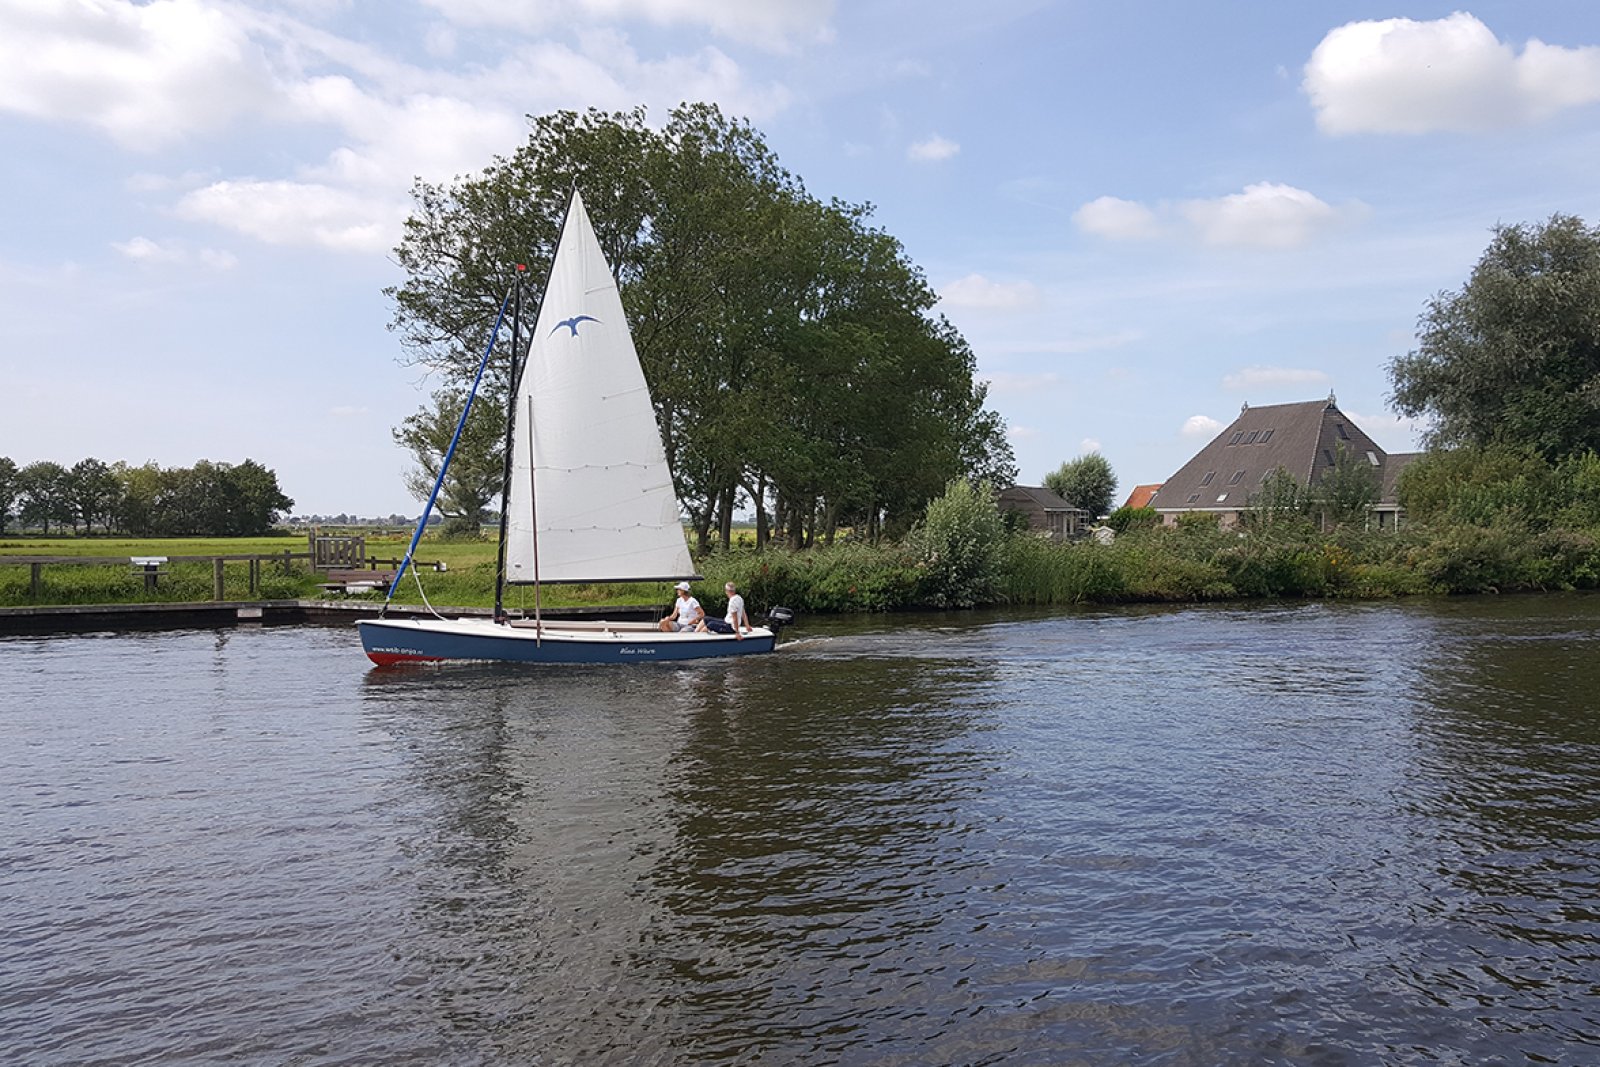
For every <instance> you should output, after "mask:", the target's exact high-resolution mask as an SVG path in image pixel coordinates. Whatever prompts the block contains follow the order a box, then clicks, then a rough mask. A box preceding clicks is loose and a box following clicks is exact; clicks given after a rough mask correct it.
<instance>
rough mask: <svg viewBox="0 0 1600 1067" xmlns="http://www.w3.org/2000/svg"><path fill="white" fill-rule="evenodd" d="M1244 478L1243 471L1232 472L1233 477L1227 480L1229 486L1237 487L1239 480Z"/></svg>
mask: <svg viewBox="0 0 1600 1067" xmlns="http://www.w3.org/2000/svg"><path fill="white" fill-rule="evenodd" d="M1243 477H1244V471H1234V472H1233V477H1232V478H1229V479H1228V484H1229V485H1238V484H1239V479H1240V478H1243Z"/></svg>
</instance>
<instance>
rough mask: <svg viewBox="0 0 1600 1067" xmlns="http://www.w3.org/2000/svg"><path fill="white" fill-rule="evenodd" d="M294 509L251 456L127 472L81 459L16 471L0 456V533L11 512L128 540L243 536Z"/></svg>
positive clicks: (46, 526) (25, 522)
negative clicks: (113, 533)
mask: <svg viewBox="0 0 1600 1067" xmlns="http://www.w3.org/2000/svg"><path fill="white" fill-rule="evenodd" d="M292 507H294V501H293V500H290V499H289V498H288V497H286V496H284V495H283V491H282V490H281V489H280V488H279V487H278V476H277V475H276V474H275V473H273V472H272V471H271V470H269V469H268V468H266V467H264V466H262V465H261V464H260V463H257V462H256V461H255V460H253V459H247V460H245V461H244V462H243V463H238V464H233V463H214V462H212V461H211V460H205V459H203V460H200V461H199V462H198V463H196V464H195V465H194V466H193V467H167V468H162V467H158V466H156V465H155V464H154V463H146V464H144V465H143V466H139V467H133V466H129V465H128V464H126V463H121V462H119V463H113V464H109V465H108V464H106V463H103V462H101V461H100V460H98V459H94V458H92V457H91V458H89V459H84V460H80V461H79V462H77V463H75V464H73V466H72V467H70V468H68V467H65V466H62V465H61V464H60V463H56V462H54V461H52V460H39V461H38V462H35V463H30V464H28V465H27V466H25V467H23V468H21V469H20V470H19V469H18V468H17V466H16V464H15V463H13V462H12V461H11V460H10V459H8V458H6V457H3V456H0V531H4V530H5V528H6V524H7V522H8V521H9V520H10V518H11V517H12V515H15V517H16V519H17V522H18V524H19V525H20V526H22V527H24V528H34V529H42V530H44V531H45V532H47V533H48V532H49V531H50V530H51V528H52V527H54V528H58V529H65V528H66V527H68V526H70V527H71V528H72V529H73V531H74V532H77V531H78V530H79V529H82V530H83V531H84V532H86V533H93V532H94V530H95V527H97V526H98V527H100V528H101V529H102V530H105V531H111V530H116V531H119V532H121V533H127V534H135V535H149V534H154V535H158V536H164V535H199V536H205V537H247V536H253V535H258V534H263V533H266V532H267V531H268V530H270V529H271V528H272V525H273V523H275V522H276V521H277V519H278V515H279V514H280V513H281V512H286V511H288V510H289V509H290V508H292Z"/></svg>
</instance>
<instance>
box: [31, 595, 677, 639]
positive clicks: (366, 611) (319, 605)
mask: <svg viewBox="0 0 1600 1067" xmlns="http://www.w3.org/2000/svg"><path fill="white" fill-rule="evenodd" d="M382 607H383V605H382V603H381V602H378V601H369V600H355V599H346V600H262V601H252V602H243V601H226V602H221V603H219V602H215V601H193V602H189V603H170V604H68V605H41V606H36V607H16V608H0V636H15V635H31V636H40V635H49V634H81V633H102V632H107V631H116V632H123V631H131V630H193V629H206V628H223V627H229V626H285V625H288V626H295V625H300V626H303V625H307V624H317V625H326V626H337V625H342V624H347V623H352V622H355V621H356V620H357V619H371V618H376V617H377V615H378V612H379V610H380V609H381V608H382ZM438 610H439V612H440V613H441V614H445V615H450V616H456V617H459V616H479V617H485V618H487V617H488V616H489V615H491V614H492V609H489V608H473V607H440V608H439V609H438ZM386 614H387V615H388V616H389V617H390V618H401V619H407V618H421V617H423V616H428V615H432V614H433V612H432V611H430V610H429V609H427V608H425V607H418V606H416V605H412V604H391V605H390V606H389V608H388V610H387V612H386ZM544 614H545V616H546V617H548V618H550V619H582V618H588V617H593V616H598V615H601V614H604V616H605V617H606V618H608V619H620V620H640V621H644V620H650V619H654V618H655V617H657V615H658V614H659V612H658V611H657V609H655V608H653V607H647V606H639V605H634V606H631V607H629V606H623V607H616V606H612V607H604V608H593V607H576V608H573V607H568V608H550V609H548V610H547V611H545V612H544Z"/></svg>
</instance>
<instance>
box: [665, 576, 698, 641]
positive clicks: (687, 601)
mask: <svg viewBox="0 0 1600 1067" xmlns="http://www.w3.org/2000/svg"><path fill="white" fill-rule="evenodd" d="M677 589H678V602H677V603H676V604H674V605H672V614H671V615H668V616H667V617H666V618H664V619H662V620H661V632H662V633H668V634H670V633H672V632H673V631H677V632H678V633H680V634H686V633H692V632H693V631H694V630H695V628H696V627H698V626H699V625H700V622H701V620H702V619H704V618H705V617H706V612H705V609H704V608H702V607H701V606H700V601H698V600H696V599H695V598H694V597H693V596H692V595H690V592H689V583H688V582H679V583H678V586H677Z"/></svg>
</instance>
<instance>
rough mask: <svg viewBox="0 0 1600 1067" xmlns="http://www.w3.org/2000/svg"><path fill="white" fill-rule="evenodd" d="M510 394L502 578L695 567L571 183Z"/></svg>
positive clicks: (623, 574)
mask: <svg viewBox="0 0 1600 1067" xmlns="http://www.w3.org/2000/svg"><path fill="white" fill-rule="evenodd" d="M515 403H516V405H517V413H516V425H515V429H514V430H513V432H512V435H511V454H512V474H511V494H510V500H509V502H508V505H507V510H506V531H505V536H506V580H507V581H508V582H515V583H527V582H533V581H540V582H587V581H607V580H620V581H627V580H643V579H667V578H687V577H692V576H693V575H694V563H693V561H692V560H691V559H690V557H689V546H688V544H687V542H686V541H685V540H684V536H683V526H682V524H681V523H680V521H679V518H678V498H677V495H676V494H675V493H674V492H673V488H672V472H671V471H670V470H669V469H668V468H667V460H666V454H665V452H664V451H663V449H662V446H661V432H660V430H659V429H658V428H657V426H656V417H655V411H654V409H653V407H652V405H651V403H650V393H649V390H648V388H647V387H646V386H645V381H644V372H643V371H642V370H640V368H639V356H638V353H637V352H635V350H634V347H633V337H632V335H631V334H630V333H629V332H628V325H627V322H626V321H625V320H624V318H623V314H622V297H621V295H620V293H619V292H618V291H617V282H616V278H615V277H614V276H613V275H612V273H611V268H610V267H609V266H607V264H606V261H605V256H604V254H603V253H602V252H601V251H600V242H599V241H598V240H597V239H596V238H595V233H594V226H593V224H591V223H590V221H589V214H588V212H586V211H585V210H584V208H583V201H582V200H581V199H580V198H579V197H578V195H577V194H576V193H574V194H573V197H572V206H571V207H570V209H569V210H568V212H567V220H566V224H565V225H564V226H563V227H562V230H561V239H560V241H559V243H558V244H557V246H556V254H555V265H554V267H553V269H552V271H551V275H550V284H549V287H548V288H547V289H546V291H545V294H544V300H543V302H542V303H541V304H540V306H539V321H538V322H537V324H536V325H535V326H534V331H533V341H532V346H531V348H530V350H529V353H528V360H527V364H526V369H525V370H524V371H523V375H522V382H521V385H520V388H519V389H518V392H517V396H516V398H515ZM535 538H537V545H536V544H535ZM536 549H537V553H538V567H537V573H535V562H534V560H535V556H534V553H535V550H536Z"/></svg>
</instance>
